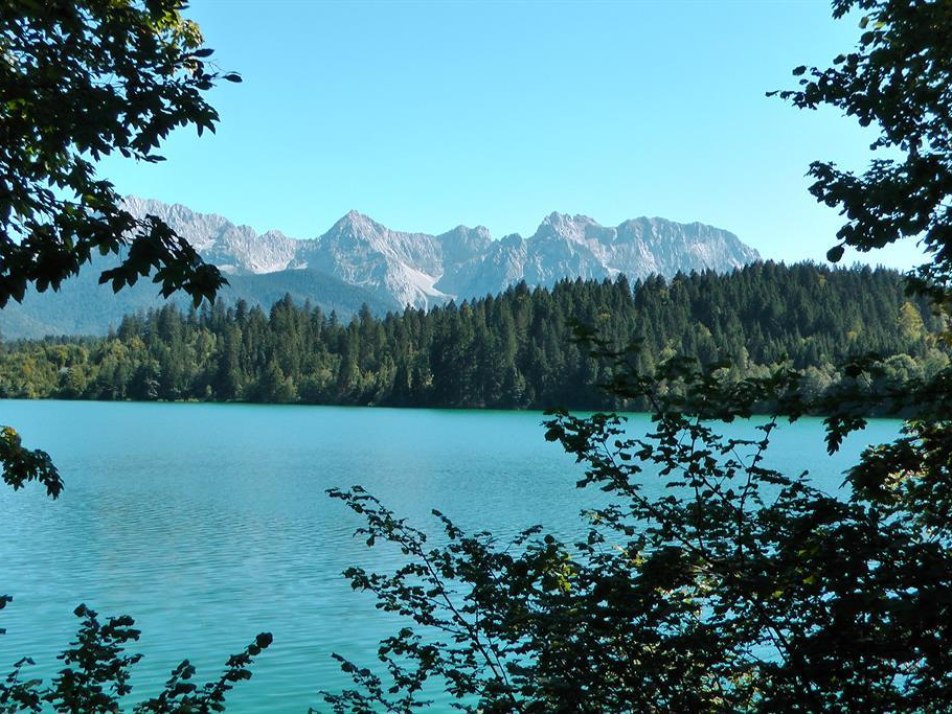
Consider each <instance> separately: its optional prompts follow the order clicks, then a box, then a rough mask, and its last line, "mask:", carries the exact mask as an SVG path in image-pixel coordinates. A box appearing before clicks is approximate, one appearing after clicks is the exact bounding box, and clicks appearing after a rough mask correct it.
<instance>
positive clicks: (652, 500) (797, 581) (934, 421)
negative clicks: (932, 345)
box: [325, 0, 952, 712]
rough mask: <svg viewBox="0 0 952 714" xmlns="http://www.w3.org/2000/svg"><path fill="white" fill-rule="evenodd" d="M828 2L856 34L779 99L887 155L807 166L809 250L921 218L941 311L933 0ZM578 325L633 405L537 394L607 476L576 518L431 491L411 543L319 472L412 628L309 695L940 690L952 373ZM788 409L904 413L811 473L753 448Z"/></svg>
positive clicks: (942, 52)
mask: <svg viewBox="0 0 952 714" xmlns="http://www.w3.org/2000/svg"><path fill="white" fill-rule="evenodd" d="M833 7H834V15H835V16H836V17H842V16H844V15H847V13H848V12H849V11H850V10H853V9H857V10H859V11H860V12H861V13H862V14H863V16H864V17H863V19H862V23H861V24H862V27H863V29H864V33H863V35H862V36H861V38H860V43H859V46H858V48H857V49H856V51H855V52H853V53H851V54H849V55H845V56H843V57H840V58H837V59H836V60H835V62H834V65H835V66H834V68H832V69H830V70H822V71H821V70H817V69H813V70H811V71H810V73H809V77H810V78H809V79H805V80H804V81H803V84H802V87H803V88H802V89H801V90H800V91H794V92H781V96H783V97H785V98H787V99H789V100H791V101H792V102H793V103H794V104H795V105H797V106H800V107H808V108H813V107H816V106H819V105H820V104H830V105H833V106H837V107H840V108H842V109H844V110H845V111H846V113H847V114H850V115H853V116H856V117H857V118H858V119H859V121H860V123H861V124H864V125H870V124H874V125H876V126H877V127H878V128H879V129H880V133H881V138H880V139H879V140H878V141H877V142H876V143H875V144H874V148H889V149H891V150H893V154H892V155H893V156H895V155H896V154H898V155H900V156H901V157H902V159H901V160H900V159H896V158H889V159H877V160H874V161H873V163H872V164H871V167H870V169H869V171H867V172H866V173H865V174H863V175H862V176H856V175H853V174H850V173H846V172H841V171H839V170H838V169H836V167H834V166H833V165H831V164H824V163H819V162H818V163H815V164H813V166H812V167H811V173H812V174H813V176H814V177H815V179H816V182H815V183H814V186H813V187H812V189H811V190H812V191H813V193H814V195H816V196H817V197H818V198H819V199H820V200H821V201H824V202H826V203H828V204H829V205H831V206H837V207H840V208H841V209H842V210H843V212H844V213H845V214H846V218H847V223H846V225H845V226H844V227H843V229H842V230H841V231H840V232H839V234H838V238H839V240H840V244H838V245H837V246H836V247H834V248H833V249H832V250H831V251H830V255H829V258H830V259H831V260H833V261H836V260H838V259H840V258H841V256H842V255H843V251H844V247H845V246H852V247H855V248H858V249H859V250H871V249H873V248H876V247H880V246H883V245H885V244H887V243H890V242H893V241H894V240H897V239H899V238H901V237H913V238H919V239H920V240H921V241H922V243H923V245H924V247H925V249H926V250H927V252H928V253H929V254H930V256H931V261H930V263H929V264H927V265H925V266H923V267H922V268H921V269H920V270H919V271H918V275H917V277H918V282H915V283H913V285H914V287H916V288H917V289H919V290H920V291H925V292H927V293H928V294H929V295H930V296H932V298H933V299H934V300H936V303H935V304H936V309H940V308H942V306H943V305H945V304H946V303H947V302H948V300H947V298H948V296H949V295H950V291H949V287H950V286H949V280H950V272H952V271H950V265H952V258H950V256H952V253H950V246H952V234H950V233H949V231H950V230H952V221H950V220H949V218H950V211H952V208H950V204H949V196H950V192H952V181H950V176H952V144H950V143H949V137H950V136H952V111H950V105H949V103H950V101H952V94H950V90H949V87H952V72H950V69H952V49H950V42H952V5H950V4H949V3H948V2H945V1H944V0H933V1H928V0H914V1H913V2H909V1H908V0H901V1H893V0H835V1H834V4H833ZM806 72H807V70H806V68H797V70H795V75H798V76H799V75H803V74H805V73H806ZM943 319H946V320H947V316H946V315H945V314H943ZM591 334H592V333H590V335H589V336H590V337H591ZM946 334H947V333H946ZM593 347H594V349H595V350H596V352H599V353H601V354H602V355H603V356H604V357H606V358H607V359H609V360H610V362H611V364H613V365H614V368H615V371H614V374H613V375H612V378H611V380H610V381H609V383H608V387H609V390H610V391H611V393H612V394H615V395H618V396H622V397H625V398H633V397H638V398H643V399H645V400H647V401H649V402H650V404H651V411H652V413H653V422H652V427H651V429H650V430H649V431H648V433H647V434H640V433H631V432H630V431H629V430H627V429H626V428H625V424H624V418H623V417H620V416H618V415H615V414H602V413H596V414H594V415H591V416H584V417H577V416H572V415H570V414H567V413H564V412H555V413H553V414H551V416H550V419H549V420H548V421H547V432H546V438H547V439H549V440H551V441H557V442H559V443H560V444H561V445H562V447H563V448H564V449H565V450H566V451H568V452H569V453H572V454H574V455H575V456H576V458H577V459H578V460H579V462H581V463H582V464H584V467H585V471H584V476H583V477H582V478H581V479H580V481H579V483H578V485H579V486H580V487H597V488H600V489H602V490H604V491H606V492H609V493H611V494H612V496H613V499H612V502H611V504H610V505H608V506H606V507H604V508H600V509H597V510H595V511H593V512H591V513H589V514H587V518H588V521H589V529H588V534H587V537H586V538H584V539H583V540H580V541H579V542H575V543H572V544H565V543H562V542H561V541H559V540H558V539H557V538H555V537H553V536H551V535H542V534H541V532H540V531H539V530H538V529H530V530H528V531H526V532H524V533H523V534H521V535H520V536H519V537H518V538H516V539H515V540H514V541H513V542H511V543H501V542H499V541H498V539H496V538H495V537H494V536H493V535H492V534H490V533H477V534H474V535H468V534H465V533H463V532H462V531H460V529H458V528H457V527H456V526H455V525H453V523H452V522H451V521H449V520H448V519H447V518H445V517H444V516H442V515H441V514H439V513H436V514H435V515H436V516H437V518H438V519H439V521H440V525H441V532H440V541H441V543H442V544H438V545H436V546H431V545H428V544H427V537H426V534H425V533H423V532H422V531H420V530H417V529H415V528H413V527H411V526H409V525H408V524H407V523H405V522H404V521H403V520H401V519H399V518H397V517H396V516H394V514H393V513H391V512H390V511H389V510H387V509H386V508H385V507H384V506H382V505H381V504H380V503H379V502H377V501H376V500H375V499H374V498H373V497H372V496H370V495H369V494H367V493H365V492H364V491H363V490H362V489H360V488H352V489H350V490H335V491H333V492H331V495H332V497H334V498H338V499H341V500H342V501H343V502H345V503H346V504H347V505H348V506H349V507H350V508H351V509H353V510H354V511H356V512H358V513H362V514H363V515H364V516H365V517H366V521H367V525H366V526H365V527H364V528H363V529H362V530H361V531H360V533H361V535H362V536H364V537H366V538H367V541H368V545H373V544H375V543H378V542H388V543H390V544H392V545H395V546H396V547H398V548H400V549H401V550H402V552H403V553H404V554H405V555H406V556H407V561H408V562H407V564H406V565H404V566H403V567H401V568H399V569H398V570H397V571H396V572H393V573H383V574H381V573H368V572H365V571H363V570H361V569H356V568H354V569H351V570H349V571H348V572H347V575H348V577H349V578H350V580H351V583H352V585H353V587H354V588H355V589H359V590H369V591H371V592H373V593H375V595H376V597H377V601H378V602H377V606H378V607H379V608H382V609H384V610H387V611H391V612H396V613H399V614H401V615H404V616H405V617H407V618H408V619H409V620H410V621H411V622H412V623H413V625H414V627H409V626H408V627H406V628H404V629H402V630H401V631H400V632H399V633H397V634H396V635H395V636H394V637H391V638H389V639H388V640H385V641H384V642H382V643H381V645H380V649H379V653H378V654H379V659H380V661H381V662H382V663H383V665H384V666H385V668H386V670H387V673H388V675H389V679H388V680H387V681H386V682H385V681H384V678H383V677H381V676H380V675H378V674H376V673H375V672H373V671H372V670H370V669H363V668H359V667H357V666H355V665H353V664H351V663H349V662H344V663H343V666H344V668H345V671H347V672H349V673H350V674H351V677H352V679H353V681H354V683H355V687H354V688H353V689H351V690H347V691H344V692H341V693H325V701H326V702H327V703H328V704H330V705H331V706H332V708H333V710H334V711H336V712H343V711H348V710H351V711H380V710H386V711H393V712H397V711H400V712H405V711H410V710H413V709H416V708H420V707H422V706H423V704H424V702H425V700H427V698H429V697H432V696H433V694H434V692H435V691H436V690H439V689H442V690H443V692H444V696H446V697H448V698H450V699H451V700H452V701H453V705H454V706H455V707H456V708H458V709H460V710H463V711H470V712H476V711H486V712H604V711H639V712H642V711H647V712H737V711H750V712H821V711H822V712H862V711H877V712H937V711H946V710H948V707H949V702H952V648H950V647H949V642H950V637H952V625H950V623H952V598H950V595H949V593H950V592H952V487H950V479H949V465H950V464H952V430H950V426H952V424H950V420H949V414H950V413H952V412H950V405H952V370H950V369H949V368H948V367H947V366H946V367H945V368H943V369H941V370H939V371H937V372H936V373H935V374H934V375H932V376H931V377H928V378H918V377H917V378H913V379H911V380H908V381H905V382H902V381H898V382H897V381H890V380H882V379H878V377H879V376H881V375H880V374H877V373H880V372H881V371H882V369H883V365H882V364H881V363H879V362H877V359H876V358H875V356H869V357H860V358H857V359H855V360H852V361H851V363H850V364H848V365H846V366H845V367H844V374H845V377H846V379H844V380H843V381H842V382H841V383H839V384H838V385H837V386H836V388H835V389H834V390H832V391H831V392H829V393H828V394H826V395H824V396H822V397H820V398H819V400H816V399H809V400H808V399H805V398H804V390H803V389H802V388H801V386H802V385H801V381H802V379H803V377H802V376H801V375H798V374H797V373H795V372H792V371H791V370H789V369H783V368H780V369H777V370H775V371H774V372H773V373H772V374H770V375H767V376H762V375H758V376H754V377H749V378H746V379H743V380H740V381H732V380H729V379H727V378H726V374H727V370H726V369H725V365H718V364H716V363H709V364H699V363H698V362H697V361H696V360H692V359H688V358H684V357H678V356H672V357H670V358H669V359H666V360H664V361H662V362H661V363H660V364H658V365H657V366H655V367H653V368H649V369H646V368H645V367H644V365H643V364H642V363H639V359H638V358H639V354H638V350H637V347H633V348H632V349H631V350H622V351H619V350H617V349H615V348H613V346H612V344H611V343H610V341H604V342H600V341H599V340H598V339H593ZM943 349H945V350H948V344H947V343H946V344H945V346H944V348H943ZM808 410H820V411H822V412H823V413H825V414H828V415H829V416H828V417H827V418H826V420H825V424H826V432H827V438H826V446H827V449H828V450H829V451H831V452H832V451H836V450H837V449H838V448H839V447H840V445H841V444H842V441H843V439H844V438H845V437H846V436H847V435H848V434H849V433H851V432H853V431H856V430H860V429H862V428H863V427H864V426H865V415H866V414H868V413H870V410H873V411H875V412H879V413H884V412H885V413H893V414H896V415H901V416H903V417H904V422H903V429H902V434H901V436H900V437H899V438H898V439H897V440H896V441H894V442H892V443H887V444H881V445H875V446H871V447H869V448H867V449H866V450H865V451H864V452H863V454H862V455H861V457H860V459H859V461H858V462H857V464H856V465H855V466H853V467H852V468H851V469H850V470H849V471H848V472H847V473H846V477H845V481H844V483H843V487H842V488H841V489H840V490H839V491H836V492H832V493H828V492H824V491H823V490H821V489H819V488H818V487H817V486H816V485H815V484H814V483H813V481H812V480H811V479H810V477H809V474H807V473H794V474H785V473H781V472H778V471H777V470H775V469H773V468H771V467H770V465H769V464H770V462H769V453H768V450H769V446H770V443H771V440H772V438H773V437H774V435H775V434H776V432H777V430H778V429H781V428H782V425H783V423H784V422H785V421H795V420H796V419H798V418H800V417H801V416H802V415H803V414H804V413H805V412H806V411H808ZM754 413H766V414H768V417H766V418H763V419H761V420H755V421H752V422H748V427H749V428H750V429H751V431H750V436H748V437H747V438H737V437H733V436H724V435H723V434H722V431H724V429H723V425H724V424H727V423H731V422H735V421H737V420H739V419H749V418H750V417H751V415H752V414H754ZM735 430H736V427H735Z"/></svg>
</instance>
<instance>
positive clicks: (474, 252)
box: [0, 196, 760, 338]
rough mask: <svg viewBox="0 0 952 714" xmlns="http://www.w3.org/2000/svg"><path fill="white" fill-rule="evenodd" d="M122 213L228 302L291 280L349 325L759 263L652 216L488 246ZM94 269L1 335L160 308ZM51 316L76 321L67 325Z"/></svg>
mask: <svg viewBox="0 0 952 714" xmlns="http://www.w3.org/2000/svg"><path fill="white" fill-rule="evenodd" d="M124 205H125V207H126V209H127V210H129V212H130V213H132V214H133V215H135V216H137V217H140V218H141V217H144V216H146V215H155V216H157V217H159V218H161V219H162V220H164V221H165V222H166V223H168V224H169V226H171V227H172V228H173V229H174V230H175V231H176V232H178V233H179V234H180V235H182V236H183V237H185V238H186V239H187V240H189V241H190V242H191V243H192V245H193V246H194V247H195V248H196V250H197V251H198V252H199V254H200V255H201V256H202V257H203V259H204V260H205V261H206V262H209V263H212V264H214V265H216V266H218V267H219V269H220V270H221V271H222V272H223V273H224V274H225V275H226V277H228V278H229V279H230V280H232V281H233V282H234V283H235V285H236V286H238V285H240V289H237V288H236V287H232V288H231V289H226V290H225V291H224V292H223V297H224V298H225V299H227V300H233V301H234V300H238V299H246V300H248V301H249V302H259V303H260V302H261V301H263V300H264V299H266V298H265V296H266V295H268V296H270V295H273V294H275V292H276V291H277V292H280V290H281V285H282V281H287V282H288V284H289V285H292V284H293V287H294V289H293V290H292V289H290V288H289V289H288V292H289V293H291V294H293V295H295V296H296V297H299V298H300V299H308V300H310V301H311V302H312V304H314V305H315V306H319V307H322V309H325V310H326V311H327V312H329V311H330V309H334V310H336V311H337V312H338V314H339V315H340V317H342V318H345V319H346V318H347V317H349V316H350V315H352V314H355V313H356V312H357V311H358V310H359V308H360V305H361V304H362V303H364V302H367V303H368V304H370V305H371V306H372V307H373V308H374V310H375V311H376V312H381V311H386V310H401V309H403V308H404V307H406V306H411V307H415V308H430V307H433V306H436V305H441V304H445V303H447V302H449V301H450V300H464V299H470V298H476V297H482V296H485V295H487V294H497V293H499V292H502V291H503V290H505V289H506V288H507V287H509V286H510V285H512V284H514V283H517V282H519V281H520V280H524V281H525V282H526V283H527V284H529V285H530V286H536V285H544V286H551V285H553V284H554V283H555V282H556V281H558V280H560V279H562V278H579V277H580V278H584V279H604V278H614V277H615V276H617V275H619V274H622V273H623V274H625V275H627V276H628V277H629V278H632V279H637V278H645V277H647V276H648V275H651V274H660V275H664V276H666V277H671V276H672V275H674V274H675V273H677V272H691V271H692V270H696V271H703V270H714V271H716V272H728V271H730V270H733V269H735V268H739V267H742V266H743V265H745V264H748V263H751V262H754V261H756V260H758V259H759V257H760V256H759V254H758V253H757V251H756V250H754V249H753V248H751V247H749V246H747V245H746V244H744V243H743V242H742V241H741V240H740V239H739V238H738V237H737V236H736V235H734V234H733V233H731V232H729V231H726V230H723V229H720V228H715V227H712V226H709V225H706V224H703V223H699V222H694V223H677V222H674V221H669V220H667V219H664V218H659V217H654V218H648V217H640V218H632V219H628V220H626V221H623V222H622V223H620V224H618V225H617V226H603V225H601V224H600V223H598V221H596V220H595V219H594V218H591V217H589V216H585V215H582V214H575V215H571V214H568V213H559V212H557V211H553V212H552V213H550V214H549V215H547V216H545V217H544V218H543V219H542V221H541V222H540V224H539V227H538V228H537V229H536V231H535V233H534V234H533V235H531V236H529V237H523V236H521V235H519V234H517V233H514V234H510V235H507V236H504V237H503V238H501V239H499V240H494V239H493V237H492V235H491V234H490V232H489V230H488V229H486V228H485V227H484V226H476V227H473V228H470V227H468V226H464V225H458V226H456V227H455V228H452V229H450V230H448V231H445V232H443V233H440V234H429V233H422V232H407V231H396V230H392V229H390V228H388V227H387V226H385V225H383V224H382V223H379V222H377V221H375V220H374V219H372V218H370V217H369V216H367V215H365V214H363V213H360V212H359V211H357V210H350V211H348V212H347V213H346V214H345V215H344V216H342V217H341V218H340V219H338V220H337V221H336V222H335V223H334V224H333V225H332V226H331V227H330V228H329V229H327V230H326V231H325V232H324V233H322V234H320V235H317V236H315V237H312V238H303V239H302V238H293V237H290V236H288V235H287V234H285V233H283V232H281V231H280V230H276V229H270V230H267V231H265V232H264V233H258V232H257V231H255V229H253V228H251V227H250V226H247V225H238V224H235V223H233V222H231V221H230V220H229V219H228V218H226V217H224V216H220V215H217V214H211V213H200V212H198V211H194V210H192V209H190V208H188V207H187V206H185V205H182V204H177V203H176V204H166V203H162V202H160V201H156V200H153V199H145V198H139V197H135V196H130V197H127V198H126V199H124ZM107 262H108V259H105V262H104V264H105V263H107ZM106 267H110V266H106ZM97 269H99V270H101V269H103V265H100V264H99V261H97V265H95V266H88V267H87V269H86V270H84V271H82V272H81V273H80V275H79V276H78V277H77V278H73V279H71V280H69V281H66V283H64V286H63V291H62V292H61V293H59V294H55V295H50V294H43V295H36V294H30V295H28V297H27V299H26V300H25V301H24V304H23V305H14V306H11V307H8V308H7V309H5V310H3V311H0V329H2V331H3V335H4V337H8V338H10V337H13V338H16V337H39V336H42V335H43V334H44V331H49V332H51V333H56V334H102V333H104V332H105V331H106V330H107V329H108V327H109V324H110V323H112V324H116V323H117V321H118V319H121V316H122V314H123V312H120V311H124V312H131V311H135V310H137V309H143V308H145V307H148V306H158V305H160V304H161V301H160V300H158V299H157V298H156V297H155V295H154V294H155V293H157V290H155V289H154V286H151V284H149V283H146V284H144V285H137V286H135V288H136V289H135V290H133V291H131V292H130V291H122V292H120V293H118V294H116V295H113V294H112V292H111V291H110V290H108V289H106V288H103V289H101V290H98V291H97V290H94V289H93V288H94V287H95V283H96V281H97V280H98V272H97ZM295 271H303V272H299V273H297V274H295ZM269 276H270V277H269ZM87 283H88V284H87ZM127 293H128V294H127ZM71 301H72V302H77V301H78V304H72V302H71ZM264 306H265V307H269V305H264ZM80 308H81V309H80ZM58 313H64V314H66V313H68V314H70V315H71V316H72V317H71V318H70V319H69V320H64V319H61V317H60V316H59V315H58ZM84 314H88V315H89V316H90V317H89V318H88V319H87V318H84V317H83V315H84Z"/></svg>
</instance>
